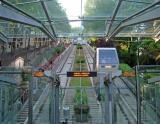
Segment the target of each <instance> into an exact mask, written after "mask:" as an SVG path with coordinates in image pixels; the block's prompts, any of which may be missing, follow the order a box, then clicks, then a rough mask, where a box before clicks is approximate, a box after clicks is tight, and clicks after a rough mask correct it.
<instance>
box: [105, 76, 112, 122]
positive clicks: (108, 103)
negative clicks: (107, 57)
mask: <svg viewBox="0 0 160 124" xmlns="http://www.w3.org/2000/svg"><path fill="white" fill-rule="evenodd" d="M105 96H106V97H105V124H112V121H113V120H112V74H111V73H110V74H109V82H108V85H107V86H105Z"/></svg>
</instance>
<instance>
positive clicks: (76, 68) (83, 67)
mask: <svg viewBox="0 0 160 124" xmlns="http://www.w3.org/2000/svg"><path fill="white" fill-rule="evenodd" d="M79 60H85V57H84V54H83V49H80V55H79V50H78V49H77V50H76V56H75V60H74V65H73V71H80V63H78V61H79ZM81 71H88V69H87V64H86V62H84V63H82V64H81ZM81 83H82V84H81V86H91V81H90V78H89V77H81ZM70 86H80V77H72V78H71V80H70Z"/></svg>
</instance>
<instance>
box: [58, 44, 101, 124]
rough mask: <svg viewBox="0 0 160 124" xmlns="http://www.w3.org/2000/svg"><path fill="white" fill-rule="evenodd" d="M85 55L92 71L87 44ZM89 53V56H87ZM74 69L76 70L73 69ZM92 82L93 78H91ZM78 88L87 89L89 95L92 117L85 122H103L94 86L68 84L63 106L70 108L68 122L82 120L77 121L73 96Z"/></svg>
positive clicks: (84, 48) (89, 69) (84, 50)
mask: <svg viewBox="0 0 160 124" xmlns="http://www.w3.org/2000/svg"><path fill="white" fill-rule="evenodd" d="M82 54H84V57H85V61H86V65H87V70H88V71H92V65H91V64H92V63H93V62H92V58H91V57H90V54H89V52H88V51H87V49H86V46H84V45H83V53H82ZM86 55H87V56H86ZM88 58H90V60H88ZM72 71H74V70H72ZM91 82H92V80H91ZM92 83H93V82H92ZM77 88H80V89H81V88H82V89H85V91H86V93H87V96H88V104H89V108H90V112H89V113H90V118H89V120H88V122H84V123H83V124H103V119H102V111H101V107H100V106H99V104H97V97H96V93H95V90H94V87H93V86H92V85H91V86H68V87H66V88H65V89H64V90H66V93H65V96H64V100H63V106H64V107H69V108H70V112H69V113H70V115H69V120H68V123H69V124H79V123H80V122H75V117H74V110H73V107H74V103H73V97H74V93H75V90H76V89H77ZM63 117H64V116H63V113H62V112H61V120H62V121H63V120H64V118H63Z"/></svg>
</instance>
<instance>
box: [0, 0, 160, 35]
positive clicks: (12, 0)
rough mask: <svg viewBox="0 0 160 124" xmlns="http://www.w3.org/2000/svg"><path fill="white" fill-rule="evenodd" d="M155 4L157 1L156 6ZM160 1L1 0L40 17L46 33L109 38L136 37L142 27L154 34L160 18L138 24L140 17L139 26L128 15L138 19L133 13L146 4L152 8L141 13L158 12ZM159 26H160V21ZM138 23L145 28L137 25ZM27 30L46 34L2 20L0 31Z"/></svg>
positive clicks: (36, 33)
mask: <svg viewBox="0 0 160 124" xmlns="http://www.w3.org/2000/svg"><path fill="white" fill-rule="evenodd" d="M154 3H156V4H155V5H153V4H154ZM159 4H160V2H159V0H69V1H66V0H7V1H6V2H2V3H1V5H2V6H5V7H7V8H9V9H14V11H16V13H21V10H22V12H24V13H26V14H27V16H28V15H29V16H31V17H33V19H34V20H36V21H37V20H38V21H39V22H40V23H41V24H42V26H43V28H45V31H46V32H49V34H50V35H53V34H54V36H56V37H74V36H76V37H77V36H82V37H83V36H84V37H88V36H89V37H96V36H102V37H105V36H106V37H109V38H110V37H112V35H113V36H116V37H125V36H131V34H134V36H136V34H137V35H138V33H139V30H143V33H144V34H145V36H147V35H148V36H155V35H156V34H155V27H154V26H155V23H157V22H159V21H158V20H159V19H160V18H155V19H153V20H151V21H149V22H145V20H144V23H139V22H140V21H141V20H139V22H137V23H138V25H137V24H134V23H133V24H132V23H131V22H130V21H128V20H131V21H132V18H129V19H127V18H128V17H130V16H132V15H133V17H134V18H136V16H137V15H134V14H136V13H138V12H140V11H141V10H143V9H145V8H147V7H150V8H149V9H146V10H145V11H142V12H141V13H149V11H153V9H157V10H156V11H158V10H159V8H157V6H158V7H159ZM10 5H11V6H10ZM151 5H153V6H151ZM13 7H15V8H13ZM24 13H23V14H24ZM141 13H140V14H141ZM25 16H26V15H25ZM139 18H140V17H138V18H137V20H138V19H139ZM140 19H141V18H140ZM145 19H146V20H147V19H148V18H145ZM148 20H149V19H148ZM123 22H126V25H124V26H123V25H122V23H123ZM142 22H143V20H142ZM128 23H129V24H128ZM121 25H122V26H121ZM157 25H158V26H159V23H157ZM157 25H156V26H157ZM139 26H140V27H144V28H143V29H140V28H137V27H139ZM158 26H157V27H158ZM23 29H25V30H23ZM117 29H118V32H117ZM119 29H122V30H119ZM21 30H23V31H21ZM27 30H29V31H30V32H32V35H33V36H35V35H41V36H43V35H44V34H45V33H41V28H39V27H37V26H34V28H33V26H31V25H30V26H27V25H24V24H20V23H17V22H12V21H4V20H0V32H1V33H2V34H4V35H6V36H7V37H13V36H14V37H15V36H23V34H25V31H27ZM18 31H19V32H20V33H19V32H18ZM136 31H137V32H136ZM114 32H115V34H114Z"/></svg>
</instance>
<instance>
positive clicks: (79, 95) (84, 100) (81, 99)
mask: <svg viewBox="0 0 160 124" xmlns="http://www.w3.org/2000/svg"><path fill="white" fill-rule="evenodd" d="M74 103H75V105H80V104H83V105H87V104H88V96H87V93H86V90H85V89H83V90H82V91H81V90H80V89H79V88H78V89H76V93H75V96H74Z"/></svg>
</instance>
